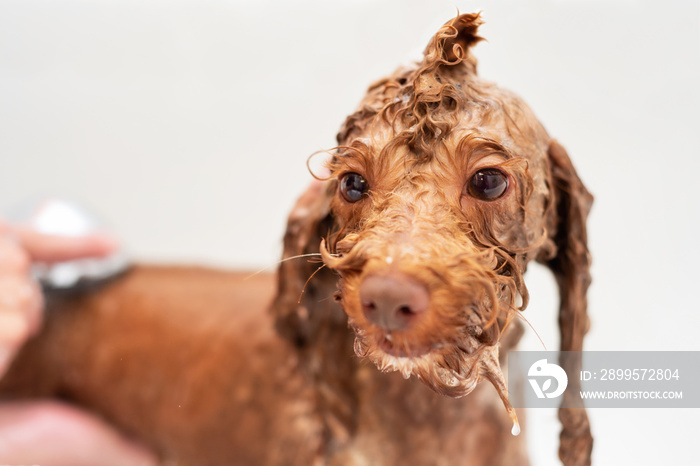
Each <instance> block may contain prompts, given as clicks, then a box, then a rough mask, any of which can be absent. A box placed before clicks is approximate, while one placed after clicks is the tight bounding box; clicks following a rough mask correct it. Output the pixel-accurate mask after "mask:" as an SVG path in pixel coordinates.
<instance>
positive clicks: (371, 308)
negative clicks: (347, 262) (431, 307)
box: [360, 273, 430, 330]
mask: <svg viewBox="0 0 700 466" xmlns="http://www.w3.org/2000/svg"><path fill="white" fill-rule="evenodd" d="M360 302H361V303H362V310H363V312H364V313H365V316H366V317H367V319H368V320H369V321H370V322H372V323H373V324H375V325H377V326H379V327H382V328H384V329H386V330H405V329H407V328H409V327H410V325H411V324H412V322H413V321H414V320H415V319H416V317H417V316H418V315H419V314H420V313H422V312H424V311H425V310H427V309H428V303H429V302H430V297H429V295H428V290H427V289H426V288H425V286H424V285H422V284H421V283H419V282H417V281H415V280H413V279H412V278H410V277H408V276H406V275H404V274H402V273H391V274H388V275H370V276H368V277H366V278H365V279H364V280H363V281H362V284H361V285H360Z"/></svg>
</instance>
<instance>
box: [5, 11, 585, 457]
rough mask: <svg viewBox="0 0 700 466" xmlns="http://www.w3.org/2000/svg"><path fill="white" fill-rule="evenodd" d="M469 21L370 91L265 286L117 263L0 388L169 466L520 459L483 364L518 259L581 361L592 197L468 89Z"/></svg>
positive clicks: (514, 293) (506, 305) (521, 123)
mask: <svg viewBox="0 0 700 466" xmlns="http://www.w3.org/2000/svg"><path fill="white" fill-rule="evenodd" d="M479 24H480V20H479V17H478V15H462V16H460V17H458V18H456V19H455V20H453V21H451V22H450V23H448V24H447V25H445V26H444V27H443V28H442V29H441V30H440V31H439V32H438V34H437V35H436V36H435V37H434V38H433V40H432V41H431V43H430V44H429V45H428V48H427V49H426V52H425V59H424V61H423V62H422V63H420V64H418V65H416V66H415V67H412V68H406V69H400V70H398V71H397V72H396V73H394V74H393V75H392V76H390V77H389V78H387V79H385V80H382V81H380V82H378V83H377V84H375V85H373V86H372V87H371V88H370V90H369V92H368V95H367V97H366V98H365V100H364V101H363V103H362V105H361V106H360V109H359V110H358V111H357V112H356V113H355V114H353V115H351V116H350V117H349V118H348V120H347V121H346V123H345V125H344V126H343V128H342V129H341V132H340V134H339V136H338V138H339V143H340V145H339V146H338V148H337V150H336V151H335V153H334V156H333V159H332V160H331V162H330V163H329V168H330V169H331V175H330V176H329V178H328V179H327V180H324V181H318V182H315V183H313V184H312V186H311V187H310V188H309V189H308V190H307V191H306V193H304V195H303V196H302V197H301V198H300V200H299V201H298V203H297V205H296V207H295V209H294V211H293V212H292V214H291V216H290V219H289V223H288V228H287V234H286V236H285V261H284V262H283V263H282V265H281V266H280V269H279V273H278V275H277V279H276V280H275V279H274V278H273V277H272V276H268V275H257V276H254V277H253V278H250V279H248V280H244V275H241V274H234V273H225V272H216V271H211V270H204V269H178V268H156V267H137V268H135V269H134V270H132V271H130V272H129V273H127V274H126V276H124V277H122V278H120V279H118V280H116V281H115V282H114V283H111V284H109V285H108V286H106V287H105V288H104V289H102V290H100V291H98V292H93V293H87V294H84V295H80V296H55V297H53V298H51V299H50V300H49V306H48V307H49V309H48V311H47V313H48V318H47V323H46V328H45V330H44V332H43V333H42V335H41V336H40V337H39V338H38V339H36V340H34V341H32V342H30V343H29V344H28V345H27V346H26V348H25V349H24V351H23V353H22V354H21V355H20V357H19V358H18V359H17V361H16V363H15V364H14V366H13V368H12V370H11V371H10V372H9V374H8V376H7V377H6V378H5V379H4V380H3V381H0V394H2V396H3V397H5V398H10V397H27V396H33V397H50V396H58V397H61V398H63V399H66V400H69V401H71V402H75V403H77V404H78V405H81V406H84V407H86V408H88V409H91V410H93V411H95V412H97V413H100V414H101V415H103V416H104V417H105V418H106V419H107V420H108V421H109V422H111V423H113V424H114V425H115V426H118V427H119V428H121V429H122V430H123V431H125V432H127V433H129V434H131V435H134V436H136V437H138V438H140V439H142V440H143V441H144V442H145V443H147V444H148V445H150V446H151V447H152V448H153V449H154V450H155V451H156V452H158V454H159V455H160V456H161V458H163V460H166V461H169V462H170V463H168V464H198V465H206V464H211V465H219V464H242V465H249V464H250V465H252V464H266V465H286V464H290V465H291V464H299V465H307V464H331V465H332V464H338V465H362V464H386V465H401V464H411V465H423V464H425V465H433V464H439V465H442V464H445V465H451V464H460V465H464V464H470V465H487V464H494V465H496V464H512V465H518V464H527V456H526V452H525V447H524V439H523V436H520V437H515V436H513V435H511V426H512V418H513V417H514V411H512V408H510V405H509V404H508V402H507V400H506V397H505V386H504V383H503V375H502V374H501V371H500V368H499V359H500V361H501V362H502V360H503V354H504V353H505V351H507V350H508V349H512V348H513V347H514V346H515V345H516V343H517V340H518V339H519V337H520V334H521V332H522V329H521V326H520V325H519V323H518V322H517V320H514V319H513V318H514V316H516V315H517V313H518V312H519V310H522V309H524V307H525V305H526V304H527V290H526V289H525V286H524V284H523V282H522V274H523V273H524V271H525V268H526V266H527V263H528V262H529V261H530V260H532V259H536V260H538V261H540V262H542V263H544V264H546V265H548V266H549V267H550V268H551V269H552V270H553V271H554V273H555V275H556V276H557V279H558V283H559V286H560V290H561V292H562V310H561V314H560V324H561V327H562V349H565V350H573V351H576V350H580V349H581V345H582V338H583V335H584V334H585V331H586V329H587V325H588V322H587V317H586V300H585V292H586V288H587V286H588V283H589V276H588V266H589V257H588V253H587V249H586V233H585V217H586V214H587V212H588V208H589V206H590V202H591V198H590V196H589V195H588V193H587V192H586V191H585V188H583V185H582V184H581V182H580V181H579V179H578V177H577V176H576V173H575V171H574V170H573V167H572V166H571V163H570V161H569V159H568V156H567V155H566V153H565V152H564V150H563V149H562V148H561V146H559V145H558V144H557V143H556V142H554V141H552V140H551V138H550V137H549V136H548V135H547V133H546V132H545V131H544V129H543V127H542V126H541V125H540V124H539V122H538V121H537V120H536V119H535V118H534V115H532V112H531V111H530V110H529V109H528V108H527V106H526V105H525V104H524V103H523V102H522V101H521V100H520V99H518V98H517V97H515V96H514V95H512V94H511V93H508V92H506V91H502V90H500V89H498V88H496V87H495V86H493V85H491V84H488V83H484V82H482V81H480V80H479V79H478V78H477V77H476V63H475V60H474V59H473V57H472V56H471V54H470V53H469V47H470V46H471V45H473V44H474V43H476V42H478V40H479V39H480V38H479V37H478V36H477V35H476V29H477V27H478V25H479ZM300 255H307V256H308V255H311V256H312V257H318V256H321V257H322V258H323V262H324V264H325V266H326V268H325V269H322V270H320V272H319V271H318V270H316V269H317V268H318V266H319V265H320V262H319V263H318V264H312V263H310V262H309V261H308V260H307V259H306V258H304V257H297V256H300ZM329 269H331V270H329ZM315 272H319V273H318V274H316V273H315ZM312 275H313V276H312ZM338 275H339V276H340V280H338ZM310 277H311V278H310ZM307 280H308V281H307ZM275 287H276V293H275ZM336 290H338V291H337V292H336ZM334 293H335V294H336V296H335V297H336V299H335V300H334V299H333V295H334ZM273 296H274V299H273ZM270 309H271V310H272V312H270ZM348 324H350V327H351V329H348ZM353 340H355V344H354V349H355V353H356V354H358V355H360V356H363V357H365V359H360V358H356V357H355V356H354V355H353ZM499 349H500V353H501V357H500V358H499ZM369 361H371V362H372V363H374V364H370V363H369ZM568 364H574V367H567V369H575V364H576V362H575V361H574V362H573V363H568ZM375 365H376V366H377V367H379V369H381V371H378V370H377V368H376V367H375ZM387 372H388V373H387ZM398 372H400V373H401V374H403V375H404V376H405V377H406V378H408V377H409V376H410V375H415V376H416V377H417V378H418V379H420V380H421V381H422V382H424V383H421V382H420V381H417V380H416V379H415V378H411V379H409V380H404V378H402V377H401V375H399V373H398ZM480 380H488V381H490V382H491V384H492V385H493V386H490V385H488V384H480V385H479V386H478V387H477V386H476V384H477V382H478V381H480ZM426 385H427V386H426ZM431 388H432V390H431ZM494 388H495V390H494ZM576 388H577V382H576V381H572V382H571V383H570V387H569V391H568V392H567V394H566V395H565V396H568V397H572V396H573V394H574V393H575V391H576ZM472 391H473V393H472ZM436 392H437V393H436ZM438 393H440V394H438ZM469 393H471V394H470V395H469V396H465V395H467V394H469ZM441 394H445V395H449V396H451V397H457V398H450V397H445V396H442V395H441ZM570 400H571V398H570ZM503 403H505V404H506V408H507V409H506V410H504V409H503ZM573 403H574V405H576V404H575V402H573ZM509 414H510V416H509ZM560 418H561V420H562V424H563V427H564V429H563V431H562V437H561V441H562V446H561V450H560V455H561V457H562V460H563V461H564V463H565V464H567V465H584V464H588V463H589V462H590V451H591V441H592V440H591V436H590V432H589V428H588V420H587V417H586V414H585V411H584V410H583V409H565V410H564V409H563V410H561V412H560Z"/></svg>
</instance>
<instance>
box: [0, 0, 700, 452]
mask: <svg viewBox="0 0 700 466" xmlns="http://www.w3.org/2000/svg"><path fill="white" fill-rule="evenodd" d="M457 9H459V10H460V11H461V12H470V11H478V10H482V11H483V17H484V19H485V20H486V24H485V25H484V26H483V28H482V29H481V35H483V36H484V37H486V39H487V40H488V42H482V43H480V44H479V45H478V46H477V48H476V49H475V54H476V56H477V58H478V59H479V62H480V73H481V74H482V75H483V76H485V77H486V78H488V79H490V80H493V81H496V82H498V83H499V84H501V85H502V86H504V87H507V88H510V89H512V90H514V91H516V92H518V93H519V94H520V95H522V96H523V97H524V98H525V100H526V101H528V102H529V103H530V105H531V106H532V107H533V109H534V110H535V112H536V113H537V114H538V116H539V117H540V119H541V120H542V121H543V122H544V124H545V126H546V127H547V128H548V130H549V132H550V134H552V135H553V136H554V137H556V138H557V139H559V140H560V141H561V142H562V143H563V144H564V145H565V146H566V147H567V149H568V151H569V154H570V155H571V157H572V159H573V160H574V163H575V165H576V166H577V168H578V170H579V174H580V175H581V177H582V179H583V180H584V182H585V183H586V185H587V186H588V188H589V189H590V191H591V192H592V193H594V194H595V196H596V203H595V206H594V210H593V213H592V215H591V218H590V223H589V228H590V247H591V251H592V253H593V257H594V261H595V264H594V269H593V275H594V284H593V286H592V288H591V292H590V314H591V316H592V321H593V327H592V330H591V333H590V336H589V338H588V340H587V343H586V345H587V349H591V350H700V343H699V342H698V337H697V334H698V328H699V327H700V319H699V318H698V314H699V313H700V306H699V305H698V302H697V301H698V288H699V285H698V274H697V264H698V262H700V253H699V251H698V250H699V247H698V239H697V237H698V234H697V232H698V217H699V214H700V201H699V200H698V195H697V189H698V186H699V183H698V180H697V177H696V176H697V173H698V168H700V162H699V160H700V135H699V132H700V116H699V115H700V110H699V109H700V92H699V91H698V87H699V86H700V4H699V2H697V1H693V2H690V1H688V2H680V1H665V2H661V1H657V2H647V1H642V2H635V1H622V0H614V1H573V0H572V1H563V0H560V1H554V0H551V1H544V0H539V1H534V0H532V1H521V2H503V1H501V2H495V1H493V2H491V1H469V2H467V1H454V2H448V1H442V0H441V1H428V0H425V1H418V0H410V1H399V0H392V1H370V0H364V1H360V0H356V1H345V2H324V1H320V0H319V1H308V0H307V1H300V0H286V1H283V0H273V1H264V2H263V1H258V2H253V1H252V0H251V1H225V0H220V1H213V0H199V1H195V0H182V1H165V0H163V1H160V0H158V1H156V0H150V1H143V0H138V1H137V0H113V1H107V0H100V1H97V0H93V1H88V0H83V1H80V0H70V1H69V0H45V1H38V0H16V1H14V0H13V1H10V0H2V1H0V212H7V211H8V210H11V209H12V207H13V206H14V205H16V204H17V203H20V202H22V201H25V200H26V199H28V198H35V197H37V196H40V195H43V194H54V195H55V194H59V195H63V196H68V197H70V198H74V199H78V200H80V201H81V202H83V203H84V204H87V205H88V206H90V207H92V208H93V210H95V211H97V212H99V213H100V215H101V216H102V217H103V218H105V219H107V220H108V221H109V222H110V223H111V224H112V225H113V226H114V227H115V229H116V231H117V232H118V234H119V236H120V238H123V240H124V242H125V245H126V246H127V247H128V249H129V251H131V253H132V254H133V255H134V256H135V257H136V258H137V259H139V260H149V261H159V262H196V263H205V264H211V265H217V266H225V267H246V268H260V267H264V266H269V265H272V264H274V262H275V260H276V258H277V257H278V255H279V253H280V238H281V235H282V233H283V226H284V220H285V217H286V214H287V212H288V210H289V209H290V207H291V205H292V203H293V200H294V198H295V197H296V195H297V194H298V193H300V192H301V190H302V189H303V187H304V186H305V185H306V183H307V182H308V181H309V180H310V177H309V175H308V173H307V172H306V168H305V160H306V158H307V156H308V155H309V154H311V153H312V152H314V151H316V150H319V149H323V148H328V147H331V146H333V145H334V137H335V132H336V130H337V129H338V127H339V125H340V123H341V122H342V120H343V118H344V117H345V115H347V114H348V113H349V112H351V111H352V110H354V108H355V106H356V105H357V103H358V101H359V99H360V98H361V96H362V94H363V91H364V89H365V88H366V86H367V85H368V84H369V83H370V82H372V81H373V80H375V79H377V78H379V77H381V76H383V75H384V74H386V73H388V72H390V71H392V70H393V69H394V68H395V67H396V66H397V65H399V64H401V63H404V62H407V61H409V60H412V59H415V58H418V57H419V53H420V51H422V49H423V47H424V46H425V45H426V44H427V41H428V40H429V38H430V37H431V35H432V34H433V33H434V32H435V31H436V30H437V29H438V28H439V26H441V25H442V24H443V23H444V22H445V21H447V20H448V19H450V18H451V17H453V16H454V15H455V14H456V12H457ZM528 275H529V276H528V283H529V285H530V291H531V295H532V301H531V305H530V307H529V308H528V310H527V311H526V316H527V317H528V319H530V321H531V323H532V324H533V326H534V327H535V328H536V329H537V331H538V332H539V334H540V336H541V337H542V339H543V340H544V342H545V344H546V345H547V347H548V348H549V349H556V347H557V344H558V343H557V338H558V337H557V329H556V323H555V322H556V298H555V295H556V291H555V289H554V284H553V280H552V279H551V278H550V277H549V275H548V274H547V272H546V271H544V270H543V269H541V268H536V267H534V268H533V269H532V270H531V271H530V272H529V273H528ZM521 348H522V349H531V350H536V349H540V348H541V346H540V344H539V342H538V341H537V338H536V337H534V334H533V333H532V332H530V333H529V335H528V337H527V339H526V341H525V342H524V343H523V345H522V347H521ZM699 414H700V410H698V409H693V410H680V409H677V410H658V409H657V410H651V409H649V410H622V409H620V410H592V411H591V413H590V416H591V419H592V425H593V431H594V435H595V437H596V443H595V453H594V461H595V464H602V465H617V464H638V465H658V464H674V465H679V464H680V465H683V464H685V465H691V464H697V459H696V453H695V452H696V445H697V435H698V427H697V417H698V415H699ZM558 429H559V426H558V422H557V421H556V416H555V412H553V411H552V412H549V411H543V410H537V411H535V410H533V411H532V412H531V413H530V416H529V428H528V429H527V431H528V432H529V442H530V446H531V451H532V457H533V464H535V465H550V464H557V460H556V449H557V443H558Z"/></svg>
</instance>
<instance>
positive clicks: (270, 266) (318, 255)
mask: <svg viewBox="0 0 700 466" xmlns="http://www.w3.org/2000/svg"><path fill="white" fill-rule="evenodd" d="M320 256H321V253H320V252H312V253H309V254H299V255H298V256H292V257H285V258H284V259H281V260H278V261H277V262H275V263H274V264H271V265H268V266H266V267H264V268H262V269H260V270H258V271H257V272H253V273H252V274H250V275H248V276H247V277H245V278H244V280H249V279H251V278H253V277H255V276H257V275H260V274H261V273H264V272H267V271H268V270H270V269H272V268H273V267H277V266H278V265H280V264H281V263H283V262H287V261H291V260H294V259H302V258H304V257H320Z"/></svg>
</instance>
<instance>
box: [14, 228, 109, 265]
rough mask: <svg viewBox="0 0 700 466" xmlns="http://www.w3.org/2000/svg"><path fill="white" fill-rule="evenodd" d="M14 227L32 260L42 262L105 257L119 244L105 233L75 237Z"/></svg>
mask: <svg viewBox="0 0 700 466" xmlns="http://www.w3.org/2000/svg"><path fill="white" fill-rule="evenodd" d="M13 229H14V232H15V234H16V235H17V238H18V240H19V242H20V244H21V245H22V246H23V247H24V248H25V249H26V251H27V253H28V254H29V256H30V257H31V258H32V260H34V261H40V262H60V261H66V260H71V259H82V258H85V257H103V256H106V255H109V254H111V253H112V252H114V251H115V250H116V249H117V246H118V243H117V242H116V241H115V240H114V239H113V238H112V237H110V236H107V235H105V234H91V235H85V236H75V237H73V236H59V235H46V234H43V233H38V232H36V231H34V230H32V229H30V228H26V227H14V228H13Z"/></svg>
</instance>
